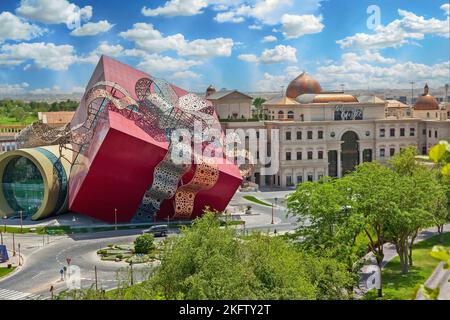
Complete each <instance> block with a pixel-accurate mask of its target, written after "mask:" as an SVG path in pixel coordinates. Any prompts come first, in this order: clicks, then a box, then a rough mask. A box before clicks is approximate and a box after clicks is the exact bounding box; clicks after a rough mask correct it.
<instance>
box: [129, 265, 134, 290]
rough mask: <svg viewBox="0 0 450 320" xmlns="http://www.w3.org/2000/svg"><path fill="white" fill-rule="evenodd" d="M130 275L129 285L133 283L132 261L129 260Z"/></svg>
mask: <svg viewBox="0 0 450 320" xmlns="http://www.w3.org/2000/svg"><path fill="white" fill-rule="evenodd" d="M130 276H131V283H130V284H131V285H134V276H133V261H130Z"/></svg>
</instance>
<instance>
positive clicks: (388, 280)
mask: <svg viewBox="0 0 450 320" xmlns="http://www.w3.org/2000/svg"><path fill="white" fill-rule="evenodd" d="M435 245H444V246H446V247H449V246H450V233H445V234H444V241H443V243H441V242H439V236H434V237H431V238H429V239H427V240H424V241H422V242H419V243H417V244H416V245H415V246H414V250H413V263H414V266H412V267H410V269H409V273H408V274H407V275H404V276H403V275H402V274H401V267H400V259H399V257H398V256H397V257H395V258H394V259H392V260H391V261H390V262H389V263H388V264H387V265H386V267H385V268H384V269H383V295H384V297H383V299H385V300H411V299H415V297H416V293H417V290H418V289H419V286H420V285H421V284H424V283H425V281H427V279H428V278H429V277H430V276H431V274H432V273H433V271H434V269H436V267H437V266H438V264H439V261H438V260H436V259H434V258H432V257H431V256H430V251H431V249H432V248H433V246H435ZM364 299H365V300H374V299H376V292H375V291H370V292H368V293H367V294H366V295H365V296H364Z"/></svg>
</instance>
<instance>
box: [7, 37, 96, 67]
mask: <svg viewBox="0 0 450 320" xmlns="http://www.w3.org/2000/svg"><path fill="white" fill-rule="evenodd" d="M30 60H31V61H32V62H33V63H34V65H36V66H37V67H38V68H40V69H42V68H46V69H51V70H55V71H63V70H67V69H68V68H69V67H70V65H72V64H74V63H96V62H97V61H95V57H78V56H77V55H76V54H75V50H74V48H73V46H71V45H55V44H53V43H44V42H40V43H19V44H13V45H8V44H5V45H3V46H2V47H1V48H0V64H6V65H8V64H10V65H19V64H22V63H25V62H27V61H30Z"/></svg>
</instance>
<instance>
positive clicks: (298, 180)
mask: <svg viewBox="0 0 450 320" xmlns="http://www.w3.org/2000/svg"><path fill="white" fill-rule="evenodd" d="M302 182H303V176H297V184H300V183H302Z"/></svg>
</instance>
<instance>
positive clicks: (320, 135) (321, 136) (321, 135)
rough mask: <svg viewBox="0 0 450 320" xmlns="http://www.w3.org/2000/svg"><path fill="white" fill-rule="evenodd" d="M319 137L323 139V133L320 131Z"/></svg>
mask: <svg viewBox="0 0 450 320" xmlns="http://www.w3.org/2000/svg"><path fill="white" fill-rule="evenodd" d="M317 137H318V138H319V139H323V131H319V132H318V133H317Z"/></svg>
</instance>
